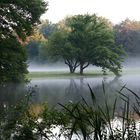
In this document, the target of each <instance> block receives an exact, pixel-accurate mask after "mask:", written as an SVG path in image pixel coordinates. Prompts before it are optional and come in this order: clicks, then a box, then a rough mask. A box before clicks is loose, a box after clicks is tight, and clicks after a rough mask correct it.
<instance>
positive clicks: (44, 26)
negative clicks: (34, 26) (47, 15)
mask: <svg viewBox="0 0 140 140" xmlns="http://www.w3.org/2000/svg"><path fill="white" fill-rule="evenodd" d="M56 30H57V25H56V24H53V23H51V22H49V21H48V20H45V21H42V23H41V25H40V26H39V32H40V33H42V34H43V36H44V37H45V38H46V39H47V38H48V37H49V36H50V35H51V34H52V33H54V32H55V31H56Z"/></svg>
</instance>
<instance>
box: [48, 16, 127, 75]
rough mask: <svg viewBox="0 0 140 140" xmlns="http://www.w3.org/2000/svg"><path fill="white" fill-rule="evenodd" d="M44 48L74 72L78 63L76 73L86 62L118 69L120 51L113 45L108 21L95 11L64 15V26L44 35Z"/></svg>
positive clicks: (121, 51) (119, 65) (81, 71)
mask: <svg viewBox="0 0 140 140" xmlns="http://www.w3.org/2000/svg"><path fill="white" fill-rule="evenodd" d="M47 44H48V52H49V54H50V55H52V56H59V57H62V58H63V59H64V61H65V64H66V65H68V66H69V69H70V72H71V73H74V72H75V70H76V68H77V67H78V66H79V67H80V74H83V70H84V69H85V68H86V67H88V66H89V65H90V64H92V65H95V66H99V67H102V69H103V70H104V71H105V70H106V69H109V70H110V71H112V72H113V73H115V74H116V75H118V74H119V71H120V70H121V62H122V60H123V57H122V55H123V54H124V52H123V50H122V48H121V47H120V46H115V44H114V37H113V30H112V26H111V24H110V22H109V21H108V20H106V19H104V18H101V17H97V16H96V15H76V16H73V17H70V18H67V19H66V20H65V22H64V26H63V27H62V28H61V27H60V28H59V30H58V31H56V32H55V33H53V34H52V35H51V36H50V37H49V39H48V43H47Z"/></svg>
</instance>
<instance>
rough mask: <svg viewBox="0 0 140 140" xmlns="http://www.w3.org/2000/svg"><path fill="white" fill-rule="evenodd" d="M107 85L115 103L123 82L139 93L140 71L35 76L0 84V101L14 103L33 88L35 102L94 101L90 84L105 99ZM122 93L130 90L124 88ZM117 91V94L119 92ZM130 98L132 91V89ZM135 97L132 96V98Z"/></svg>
mask: <svg viewBox="0 0 140 140" xmlns="http://www.w3.org/2000/svg"><path fill="white" fill-rule="evenodd" d="M102 82H103V83H104V86H105V92H106V98H107V99H108V103H112V102H113V101H114V100H115V98H116V96H117V95H118V94H117V90H120V89H121V88H122V86H124V85H126V86H127V87H128V88H129V89H131V90H133V91H134V92H135V93H137V94H138V95H140V75H124V76H122V77H114V76H112V77H110V76H106V77H95V78H94V77H92V78H88V77H80V78H79V77H78V78H77V77H75V78H60V79H59V78H57V79H55V78H46V79H45V78H44V79H32V80H31V83H30V84H28V85H26V86H25V85H15V84H9V85H7V86H6V87H1V88H0V105H4V104H6V105H11V104H15V103H17V102H20V100H21V99H22V98H24V97H25V95H26V93H27V92H28V91H29V90H30V91H31V90H32V88H31V87H33V90H34V91H35V92H33V94H32V102H33V103H44V102H47V103H48V105H50V106H58V103H61V104H66V103H68V102H78V101H80V100H81V98H82V97H83V98H84V99H85V100H86V101H87V102H91V96H90V90H89V87H88V84H89V85H90V87H91V89H92V90H93V92H94V94H95V95H96V98H97V101H98V102H99V103H101V104H102V103H103V101H104V94H103V84H102ZM123 93H125V94H126V93H127V94H128V93H129V92H128V91H127V90H125V89H124V90H123ZM116 94H117V95H116ZM129 96H130V98H132V94H131V93H129ZM132 100H133V99H132Z"/></svg>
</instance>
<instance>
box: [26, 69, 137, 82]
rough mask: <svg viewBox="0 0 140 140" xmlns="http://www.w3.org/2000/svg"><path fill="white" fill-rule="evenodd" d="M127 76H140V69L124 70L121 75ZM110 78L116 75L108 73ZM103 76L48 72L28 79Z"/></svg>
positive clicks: (96, 72)
mask: <svg viewBox="0 0 140 140" xmlns="http://www.w3.org/2000/svg"><path fill="white" fill-rule="evenodd" d="M126 74H140V69H135V68H133V69H123V70H122V72H121V75H126ZM107 75H108V76H112V75H114V74H113V73H112V72H108V73H107ZM100 76H103V73H102V71H101V70H94V71H92V70H90V71H85V72H84V74H83V75H80V74H79V73H78V72H76V73H73V74H71V73H69V71H53V72H51V71H48V72H30V73H29V74H28V75H27V78H31V79H32V78H70V77H100Z"/></svg>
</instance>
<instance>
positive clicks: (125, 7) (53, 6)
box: [41, 0, 140, 23]
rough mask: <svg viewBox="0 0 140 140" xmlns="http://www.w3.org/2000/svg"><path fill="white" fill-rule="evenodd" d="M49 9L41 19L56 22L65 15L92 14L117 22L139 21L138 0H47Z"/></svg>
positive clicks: (139, 9) (139, 6) (139, 4)
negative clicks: (128, 19) (127, 19)
mask: <svg viewBox="0 0 140 140" xmlns="http://www.w3.org/2000/svg"><path fill="white" fill-rule="evenodd" d="M47 1H48V2H49V7H48V8H49V10H48V11H47V12H46V13H45V14H44V15H43V16H42V18H41V19H48V20H49V21H51V22H53V23H57V22H58V21H60V20H62V19H63V18H64V17H66V16H67V15H76V14H86V13H89V14H94V13H96V14H97V15H98V16H103V17H106V18H107V19H109V20H110V21H112V22H113V23H119V22H121V21H122V20H124V19H126V18H130V19H131V20H133V19H134V20H139V21H140V0H47Z"/></svg>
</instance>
